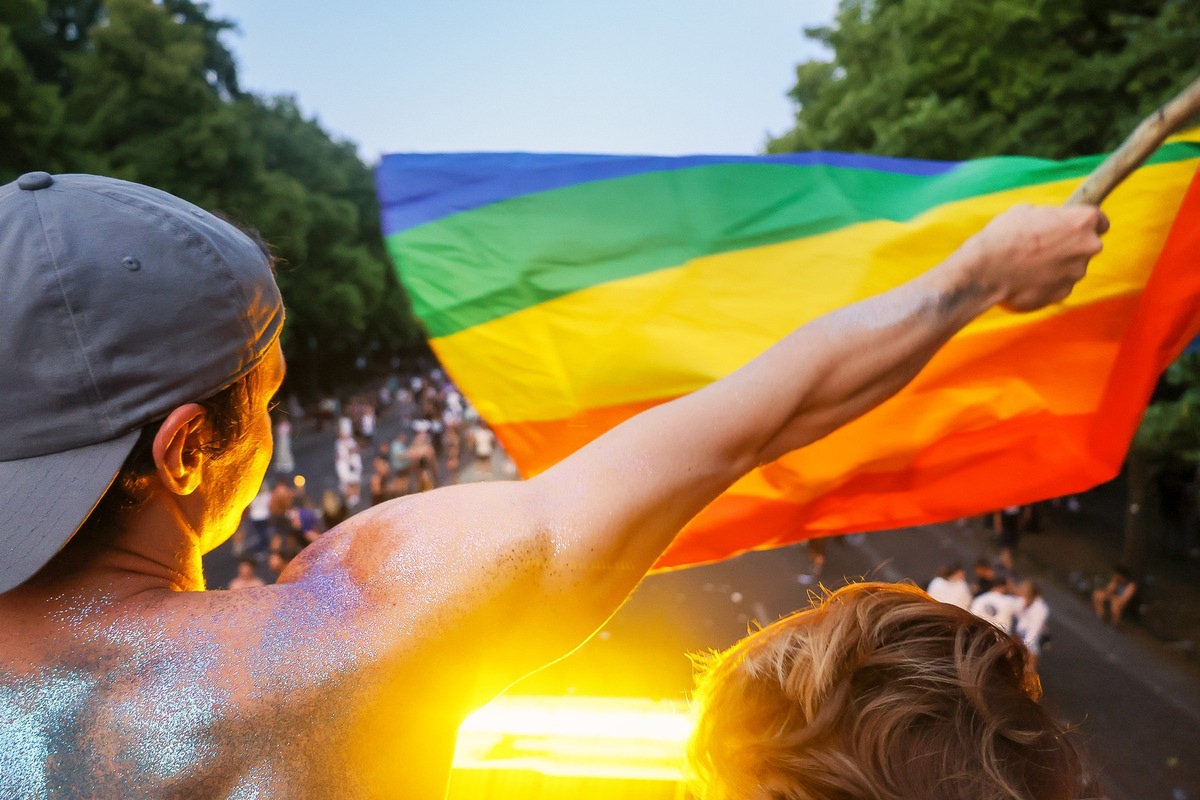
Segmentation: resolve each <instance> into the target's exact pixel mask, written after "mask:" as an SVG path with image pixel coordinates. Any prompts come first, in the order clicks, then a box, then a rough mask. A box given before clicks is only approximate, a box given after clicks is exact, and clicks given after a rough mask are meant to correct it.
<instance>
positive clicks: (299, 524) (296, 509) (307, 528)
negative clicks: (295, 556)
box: [288, 496, 324, 550]
mask: <svg viewBox="0 0 1200 800" xmlns="http://www.w3.org/2000/svg"><path fill="white" fill-rule="evenodd" d="M288 522H290V523H291V531H290V533H291V535H292V536H293V537H294V538H295V540H296V543H297V545H298V546H299V549H301V550H303V549H304V548H305V547H307V546H308V545H310V544H312V543H313V542H315V541H316V540H317V539H318V538H320V536H321V534H322V533H323V532H324V531H323V530H322V527H323V526H322V524H321V516H320V515H319V514H318V513H317V510H316V509H315V508H313V505H312V501H311V500H309V499H308V497H307V496H305V497H301V498H298V499H297V501H296V504H295V505H294V506H293V507H292V509H291V510H290V511H289V512H288Z"/></svg>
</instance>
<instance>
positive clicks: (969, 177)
mask: <svg viewBox="0 0 1200 800" xmlns="http://www.w3.org/2000/svg"><path fill="white" fill-rule="evenodd" d="M1198 154H1200V144H1196V143H1191V142H1174V143H1171V144H1168V145H1166V146H1164V147H1163V148H1161V149H1160V150H1159V151H1158V153H1156V154H1155V156H1154V157H1153V158H1152V159H1151V163H1166V162H1171V161H1178V160H1183V159H1187V158H1194V157H1196V156H1197V155H1198ZM1100 160H1101V157H1099V156H1096V157H1087V158H1079V159H1073V160H1070V161H1061V162H1060V161H1045V160H1040V159H1032V158H1018V157H1002V158H989V159H981V160H978V161H968V162H964V163H963V164H961V165H960V166H959V167H958V168H957V169H955V170H953V171H952V172H948V173H945V174H943V175H938V176H934V177H922V176H913V175H903V174H898V173H891V172H880V171H872V170H860V169H847V168H841V167H829V166H815V167H814V166H790V165H778V164H770V163H763V164H746V163H741V164H715V165H706V166H701V167H695V168H691V169H684V170H673V171H663V172H651V173H643V174H639V175H632V176H628V177H623V178H615V179H611V180H602V181H594V182H590V183H585V184H578V185H574V186H568V187H565V188H561V189H554V190H551V191H546V192H540V193H536V194H530V195H524V196H519V197H514V198H512V199H508V200H504V201H502V202H498V203H494V204H491V205H487V206H483V207H480V208H475V209H472V210H469V211H465V212H462V213H459V214H455V215H452V216H449V217H445V218H443V219H440V220H437V221H435V222H430V223H428V224H425V225H421V226H418V227H415V228H411V229H409V230H406V231H403V232H401V233H397V234H393V235H391V236H389V237H387V244H388V249H389V251H390V253H391V256H392V258H393V261H394V263H395V264H396V265H397V267H398V268H399V270H400V274H401V277H402V278H403V280H404V283H405V285H406V286H407V288H408V291H409V293H410V295H411V296H412V298H413V305H414V310H415V312H416V314H417V316H418V317H420V318H421V320H422V321H423V322H424V323H425V325H426V328H427V329H428V331H429V334H430V335H431V336H434V337H437V336H447V335H449V334H452V333H455V332H457V331H460V330H464V329H466V328H470V327H472V326H474V325H478V324H480V323H483V322H487V321H489V320H492V319H496V318H498V317H502V316H505V315H507V314H511V313H513V312H516V311H520V310H522V309H525V308H529V307H530V306H534V305H537V304H539V303H542V302H545V301H547V300H551V299H554V298H556V297H561V296H562V295H565V294H568V293H570V292H574V291H578V290H580V289H584V288H587V287H589V286H594V285H596V284H599V283H605V282H608V281H613V280H619V279H622V278H628V277H632V276H635V275H641V274H645V273H647V272H652V271H655V270H659V269H665V268H670V267H676V266H679V265H681V264H683V263H685V262H687V261H688V260H690V259H693V258H698V257H702V256H707V255H714V254H717V253H724V252H729V251H732V250H739V249H744V248H750V247H761V246H763V245H769V244H775V243H778V242H783V241H789V240H792V239H798V238H801V237H805V236H813V235H816V234H820V233H826V232H828V231H832V230H837V229H839V228H844V227H847V226H850V225H854V224H857V223H861V222H867V221H870V220H878V219H888V220H894V221H904V220H909V219H912V218H913V217H915V216H918V215H919V214H921V213H922V212H925V211H928V210H929V209H931V208H934V207H936V206H939V205H942V204H944V203H948V202H953V201H956V200H963V199H966V198H969V197H975V196H979V195H985V194H990V193H993V192H998V191H1004V190H1009V189H1017V188H1021V187H1024V186H1033V185H1038V184H1043V183H1050V182H1054V181H1060V180H1067V179H1071V178H1079V177H1082V176H1084V175H1086V174H1087V173H1088V172H1090V171H1091V170H1092V168H1094V167H1095V166H1096V164H1098V163H1099V161H1100Z"/></svg>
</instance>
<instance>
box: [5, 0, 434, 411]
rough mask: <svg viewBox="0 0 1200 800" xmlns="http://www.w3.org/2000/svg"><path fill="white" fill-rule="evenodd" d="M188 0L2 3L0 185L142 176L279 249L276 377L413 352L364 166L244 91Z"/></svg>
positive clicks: (324, 380) (317, 373)
mask: <svg viewBox="0 0 1200 800" xmlns="http://www.w3.org/2000/svg"><path fill="white" fill-rule="evenodd" d="M233 28H234V25H233V23H232V22H230V21H228V20H224V19H215V18H213V17H212V16H210V14H209V10H208V6H207V4H206V3H202V2H195V0H9V1H8V2H5V3H2V4H0V180H2V181H5V182H7V181H9V180H12V179H13V178H14V177H16V176H17V175H19V174H21V173H23V172H27V171H30V170H38V169H41V170H47V171H50V172H94V173H100V174H106V175H112V176H114V177H119V178H125V179H128V180H134V181H138V182H141V183H146V184H150V185H152V186H157V187H159V188H162V189H165V190H167V191H169V192H172V193H174V194H177V195H179V196H181V197H184V198H187V199H188V200H191V201H192V202H194V203H196V204H198V205H200V206H203V207H205V208H210V209H214V210H218V211H221V212H223V213H225V214H226V215H227V216H229V217H231V218H232V219H234V220H235V221H237V222H239V223H243V224H246V225H250V226H252V227H254V228H256V229H258V230H259V231H260V232H261V233H262V234H263V236H264V238H266V239H267V241H269V242H271V243H272V246H273V248H274V249H275V251H276V254H277V255H278V256H279V259H280V261H279V264H278V266H277V270H278V278H279V285H280V289H281V290H282V292H283V294H284V299H285V301H286V303H287V305H288V321H287V325H286V327H285V330H284V339H283V344H284V350H285V353H286V354H287V356H288V361H289V373H290V376H291V377H290V383H291V385H292V387H293V388H296V389H298V390H300V391H302V392H308V393H315V392H317V391H320V390H326V391H328V390H330V389H332V388H334V387H336V386H337V385H338V384H339V383H340V382H342V381H344V380H346V379H348V378H350V377H353V375H354V369H353V365H354V364H355V362H356V361H357V359H358V358H359V357H360V356H365V357H367V358H368V359H374V360H375V361H377V362H385V361H387V360H390V358H391V357H393V356H394V355H396V354H398V353H401V352H406V351H408V350H411V349H412V348H414V347H417V346H418V345H419V343H420V340H421V334H420V331H419V328H418V326H417V324H416V323H415V321H414V320H413V318H412V313H411V310H410V307H409V303H408V299H407V296H406V295H405V294H404V291H403V289H402V287H401V286H400V284H399V283H398V281H397V279H396V277H395V273H394V271H393V270H392V269H391V268H390V266H389V265H388V262H387V258H386V256H385V253H384V250H383V242H382V237H381V235H380V229H379V209H378V203H377V200H376V198H375V193H374V186H373V181H372V177H371V172H370V170H369V168H368V167H367V166H366V165H365V164H363V163H362V161H361V160H360V159H359V158H358V155H357V152H356V149H355V147H354V145H353V144H351V143H349V142H345V141H338V140H335V139H333V138H332V137H331V136H330V135H329V134H328V133H327V132H326V131H325V130H323V129H322V127H321V126H320V124H319V123H318V122H317V121H316V120H314V119H310V118H307V117H305V116H304V115H303V113H301V111H300V109H299V107H298V106H297V104H296V102H295V100H294V99H293V98H289V97H257V96H254V95H251V94H246V93H243V92H242V91H241V89H240V86H239V84H238V76H237V66H236V62H235V60H234V58H233V55H232V53H231V52H230V51H229V50H228V48H227V47H226V46H225V44H224V43H223V42H222V38H221V37H222V35H223V34H224V33H226V32H227V31H230V30H232V29H233Z"/></svg>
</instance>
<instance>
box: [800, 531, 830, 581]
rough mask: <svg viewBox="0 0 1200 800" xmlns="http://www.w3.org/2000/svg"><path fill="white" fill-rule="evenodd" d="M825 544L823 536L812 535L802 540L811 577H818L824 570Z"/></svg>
mask: <svg viewBox="0 0 1200 800" xmlns="http://www.w3.org/2000/svg"><path fill="white" fill-rule="evenodd" d="M825 544H826V542H825V537H823V536H814V537H813V538H811V539H806V540H805V542H804V552H805V553H806V554H807V555H808V563H809V566H810V567H811V569H812V576H813V578H820V577H821V573H823V572H824V571H825Z"/></svg>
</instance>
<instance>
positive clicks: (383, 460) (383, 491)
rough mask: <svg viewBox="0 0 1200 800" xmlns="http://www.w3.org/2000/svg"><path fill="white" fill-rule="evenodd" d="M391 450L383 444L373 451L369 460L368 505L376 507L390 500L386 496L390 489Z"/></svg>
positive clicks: (388, 496)
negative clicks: (369, 495) (373, 455)
mask: <svg viewBox="0 0 1200 800" xmlns="http://www.w3.org/2000/svg"><path fill="white" fill-rule="evenodd" d="M390 456H391V448H390V447H389V446H388V445H387V444H386V443H385V444H383V445H381V446H380V447H379V448H377V449H376V451H375V457H374V458H372V459H371V480H370V482H369V488H370V492H371V497H370V503H371V505H373V506H377V505H379V504H380V503H382V502H384V501H385V500H390V499H392V498H391V496H390V495H389V494H388V489H389V488H390V485H391V484H390V481H391V473H392V461H391V457H390Z"/></svg>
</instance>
